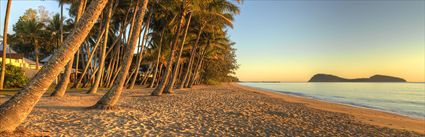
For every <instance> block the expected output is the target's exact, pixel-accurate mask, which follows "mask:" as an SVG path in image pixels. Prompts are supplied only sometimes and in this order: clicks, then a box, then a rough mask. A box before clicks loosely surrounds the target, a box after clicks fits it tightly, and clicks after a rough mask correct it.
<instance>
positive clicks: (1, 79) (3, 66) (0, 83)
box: [0, 0, 12, 89]
mask: <svg viewBox="0 0 425 137" xmlns="http://www.w3.org/2000/svg"><path fill="white" fill-rule="evenodd" d="M11 4H12V0H8V1H7V8H6V17H5V18H4V28H3V54H2V55H3V56H2V63H1V76H0V89H3V86H4V76H5V72H6V47H7V25H8V22H9V13H10V5H11Z"/></svg>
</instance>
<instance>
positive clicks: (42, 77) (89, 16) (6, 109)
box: [0, 0, 108, 132]
mask: <svg viewBox="0 0 425 137" xmlns="http://www.w3.org/2000/svg"><path fill="white" fill-rule="evenodd" d="M107 2H108V0H97V1H92V2H91V3H90V6H89V7H88V8H87V10H86V12H85V13H84V14H83V15H82V17H81V20H80V21H79V22H78V23H77V24H76V27H75V28H74V29H73V30H72V32H71V33H70V34H69V35H68V37H67V38H66V40H65V41H64V43H63V46H61V47H60V48H59V49H58V50H57V51H56V52H55V53H54V54H53V56H52V58H51V59H50V60H49V62H48V63H47V64H46V65H45V66H44V67H43V68H42V69H41V70H40V71H39V72H38V73H37V74H36V75H35V76H34V77H33V78H32V79H31V81H30V82H29V83H28V84H27V85H26V86H25V87H24V88H23V89H22V90H21V91H19V92H17V93H16V94H15V95H14V96H13V97H12V98H10V99H9V100H8V101H6V102H5V103H3V104H2V105H0V132H11V131H14V130H15V129H16V127H18V126H19V125H20V124H21V123H22V122H23V121H24V120H25V119H26V117H27V116H28V114H30V112H31V111H32V109H33V108H34V106H35V104H36V103H37V102H38V100H40V98H41V96H42V95H43V94H44V93H45V92H46V90H47V88H48V87H49V86H50V84H51V83H52V82H53V80H54V79H55V78H56V76H57V75H58V74H59V73H60V71H61V70H63V68H64V67H65V65H66V64H67V63H68V62H69V60H70V59H71V57H72V56H73V55H74V54H75V52H76V51H77V50H78V49H79V46H80V45H81V44H82V43H83V41H84V39H85V38H86V37H87V35H88V33H89V32H90V30H91V28H92V27H93V25H94V23H95V22H96V20H97V19H98V17H99V15H100V14H101V12H102V10H103V8H104V7H105V5H106V3H107Z"/></svg>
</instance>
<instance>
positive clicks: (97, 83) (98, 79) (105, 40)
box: [87, 0, 114, 94]
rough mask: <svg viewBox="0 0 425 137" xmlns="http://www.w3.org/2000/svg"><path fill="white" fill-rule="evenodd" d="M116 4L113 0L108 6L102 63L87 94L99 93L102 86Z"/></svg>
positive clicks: (101, 55)
mask: <svg viewBox="0 0 425 137" xmlns="http://www.w3.org/2000/svg"><path fill="white" fill-rule="evenodd" d="M113 4H114V0H111V1H110V2H109V5H108V15H107V17H106V22H105V34H106V35H105V36H104V40H103V45H102V47H101V49H100V50H101V53H100V63H99V70H98V71H97V75H96V80H95V82H94V84H93V85H92V86H91V88H90V90H89V91H88V92H87V93H89V94H96V93H97V88H98V87H99V84H100V80H101V78H102V74H103V69H104V66H105V58H106V46H107V44H108V35H107V34H109V24H110V21H111V16H112V10H113V9H112V5H113Z"/></svg>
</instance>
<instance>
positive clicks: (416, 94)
mask: <svg viewBox="0 0 425 137" xmlns="http://www.w3.org/2000/svg"><path fill="white" fill-rule="evenodd" d="M240 84H241V85H245V86H250V87H255V88H260V89H265V90H270V91H274V92H279V93H285V94H291V95H297V96H302V97H307V98H313V99H318V100H323V101H327V102H333V103H341V104H347V105H352V106H357V107H365V108H370V109H375V110H380V111H385V112H390V113H395V114H400V115H405V116H409V117H413V118H420V119H425V83H335V82H329V83H326V82H323V83H322V82H320V83H240Z"/></svg>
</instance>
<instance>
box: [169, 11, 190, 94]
mask: <svg viewBox="0 0 425 137" xmlns="http://www.w3.org/2000/svg"><path fill="white" fill-rule="evenodd" d="M191 19H192V14H190V13H189V19H188V20H187V23H186V29H185V31H184V35H183V40H182V43H181V46H180V50H179V55H177V60H176V66H175V67H174V68H173V72H172V73H173V74H172V75H171V76H172V77H171V79H170V82H169V83H168V85H167V87H166V88H165V92H166V93H173V92H174V91H173V87H174V83H175V82H176V78H177V72H178V71H179V69H180V60H181V56H182V53H183V47H184V43H185V41H186V35H187V31H188V30H189V26H190V20H191Z"/></svg>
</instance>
